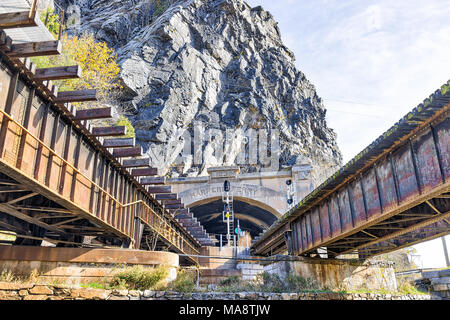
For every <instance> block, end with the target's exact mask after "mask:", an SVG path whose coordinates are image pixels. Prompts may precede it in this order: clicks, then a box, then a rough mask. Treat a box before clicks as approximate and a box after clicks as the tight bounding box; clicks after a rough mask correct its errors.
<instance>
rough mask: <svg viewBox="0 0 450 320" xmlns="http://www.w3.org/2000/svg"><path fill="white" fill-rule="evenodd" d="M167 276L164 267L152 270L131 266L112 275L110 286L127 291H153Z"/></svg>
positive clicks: (167, 272) (166, 270)
mask: <svg viewBox="0 0 450 320" xmlns="http://www.w3.org/2000/svg"><path fill="white" fill-rule="evenodd" d="M168 275H169V270H168V268H167V267H165V266H158V267H156V268H154V269H146V268H144V267H142V266H133V267H131V268H127V269H125V270H124V271H121V272H119V273H117V274H116V275H114V277H113V278H112V280H111V282H110V286H111V287H116V288H123V289H129V290H147V289H153V288H155V287H156V286H157V285H158V284H160V282H162V280H164V279H166V278H167V276H168Z"/></svg>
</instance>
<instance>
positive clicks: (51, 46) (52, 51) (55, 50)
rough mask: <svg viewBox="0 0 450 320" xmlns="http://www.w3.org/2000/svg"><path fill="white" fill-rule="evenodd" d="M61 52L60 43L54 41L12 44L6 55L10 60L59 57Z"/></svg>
mask: <svg viewBox="0 0 450 320" xmlns="http://www.w3.org/2000/svg"><path fill="white" fill-rule="evenodd" d="M61 51H62V44H61V42H60V41H56V40H55V41H43V42H26V43H18V44H13V45H12V47H11V50H10V51H8V52H6V54H7V55H8V57H10V58H27V57H38V56H54V55H59V54H61Z"/></svg>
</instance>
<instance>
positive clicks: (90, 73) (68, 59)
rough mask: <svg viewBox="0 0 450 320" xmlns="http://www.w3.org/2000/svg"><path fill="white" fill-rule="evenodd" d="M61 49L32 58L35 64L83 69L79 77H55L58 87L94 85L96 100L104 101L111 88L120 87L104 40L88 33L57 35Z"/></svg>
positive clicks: (109, 51)
mask: <svg viewBox="0 0 450 320" xmlns="http://www.w3.org/2000/svg"><path fill="white" fill-rule="evenodd" d="M61 41H62V44H63V52H62V54H60V55H58V56H50V57H37V58H34V59H33V62H34V63H35V64H36V65H37V67H38V68H48V67H56V66H69V65H79V66H80V67H81V68H82V70H83V72H82V76H81V78H80V79H70V80H61V81H58V83H57V84H58V87H59V88H60V90H82V89H97V97H98V98H99V100H100V101H108V98H110V93H111V91H113V90H115V89H120V88H121V85H120V83H119V82H118V81H116V78H117V75H118V74H119V72H120V68H119V66H118V64H117V63H116V59H117V55H116V54H115V52H114V49H111V48H109V47H108V45H107V44H106V43H105V42H100V41H96V40H95V39H94V37H93V36H92V35H90V34H85V35H83V36H80V37H73V38H68V37H67V35H64V36H63V37H62V39H61Z"/></svg>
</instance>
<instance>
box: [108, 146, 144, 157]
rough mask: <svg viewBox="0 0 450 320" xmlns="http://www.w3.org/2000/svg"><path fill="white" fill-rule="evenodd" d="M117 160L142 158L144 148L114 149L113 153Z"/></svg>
mask: <svg viewBox="0 0 450 320" xmlns="http://www.w3.org/2000/svg"><path fill="white" fill-rule="evenodd" d="M112 155H113V157H115V158H124V157H139V156H142V147H141V146H138V147H132V148H118V149H114V150H113V153H112Z"/></svg>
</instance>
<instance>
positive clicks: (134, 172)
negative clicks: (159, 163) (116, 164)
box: [131, 167, 158, 177]
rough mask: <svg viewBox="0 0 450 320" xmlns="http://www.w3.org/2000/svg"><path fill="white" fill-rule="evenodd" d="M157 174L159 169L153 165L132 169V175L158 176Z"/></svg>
mask: <svg viewBox="0 0 450 320" xmlns="http://www.w3.org/2000/svg"><path fill="white" fill-rule="evenodd" d="M157 174H158V169H157V168H152V167H150V168H142V169H133V170H131V175H132V176H134V177H142V176H156V175H157Z"/></svg>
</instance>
